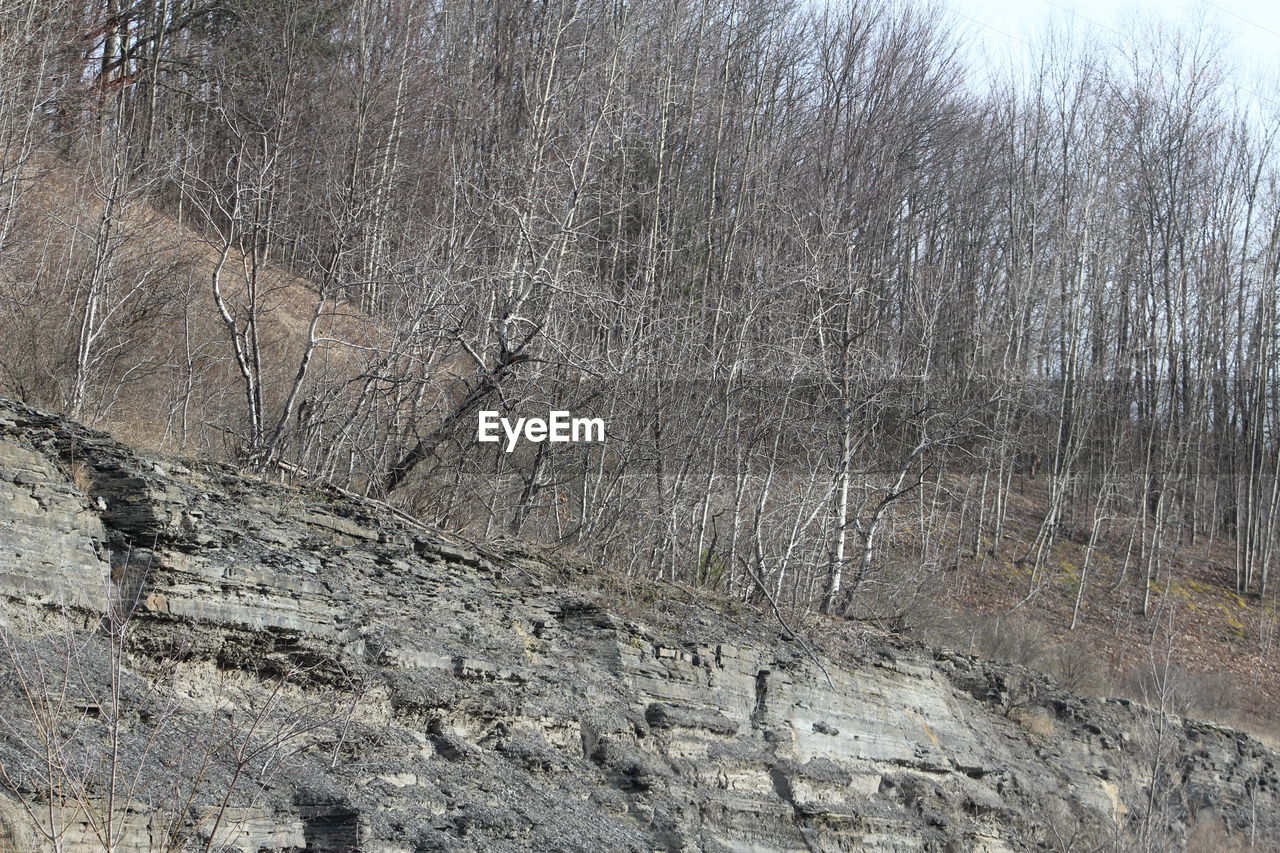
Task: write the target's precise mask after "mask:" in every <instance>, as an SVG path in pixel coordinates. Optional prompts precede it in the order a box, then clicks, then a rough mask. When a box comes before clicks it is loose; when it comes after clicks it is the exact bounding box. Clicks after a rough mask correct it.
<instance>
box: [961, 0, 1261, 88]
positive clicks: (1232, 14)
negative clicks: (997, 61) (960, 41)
mask: <svg viewBox="0 0 1280 853" xmlns="http://www.w3.org/2000/svg"><path fill="white" fill-rule="evenodd" d="M943 5H944V6H946V7H949V8H950V9H951V10H952V11H953V13H954V14H955V15H956V16H957V18H958V23H959V24H960V26H961V28H962V29H963V28H965V27H968V28H969V29H970V31H971V32H972V35H973V37H974V38H975V39H977V40H978V41H979V42H980V43H981V44H982V45H983V49H984V50H988V51H990V53H988V56H989V57H991V58H997V57H1001V56H1006V55H1012V56H1013V57H1014V58H1017V57H1018V56H1019V55H1025V54H1026V52H1027V49H1028V48H1027V46H1026V45H1025V44H1023V43H1022V41H1020V40H1023V39H1025V40H1026V41H1030V42H1034V41H1036V34H1037V33H1038V32H1040V31H1041V30H1043V28H1044V27H1045V25H1046V24H1047V23H1048V22H1049V21H1053V20H1056V21H1058V22H1067V21H1069V22H1070V23H1072V24H1073V25H1074V26H1075V27H1079V28H1081V29H1082V30H1085V31H1088V30H1092V31H1094V32H1095V33H1096V34H1097V35H1099V36H1101V37H1103V38H1104V39H1105V38H1107V37H1114V36H1113V33H1110V32H1108V29H1118V28H1120V27H1122V26H1123V23H1124V21H1126V20H1130V19H1132V17H1133V16H1134V13H1135V12H1137V13H1142V12H1147V13H1150V12H1154V13H1156V14H1158V15H1160V16H1162V17H1164V18H1167V19H1169V20H1170V21H1172V22H1174V23H1184V22H1187V23H1189V22H1191V21H1193V20H1197V17H1196V16H1197V14H1201V15H1203V16H1204V18H1205V19H1206V20H1207V21H1208V22H1209V24H1210V25H1212V26H1216V27H1217V28H1219V30H1220V31H1221V32H1222V34H1223V35H1224V36H1225V37H1226V38H1227V39H1228V44H1229V45H1230V51H1231V55H1232V58H1233V59H1234V60H1235V61H1236V62H1237V63H1238V65H1239V68H1240V70H1241V71H1242V72H1244V74H1245V75H1246V76H1248V77H1250V78H1252V79H1254V80H1256V79H1257V78H1258V76H1259V75H1264V76H1274V77H1276V78H1277V79H1280V0H1212V2H1209V0H1193V2H1188V0H1110V2H1108V0H943ZM1268 88H1270V87H1268Z"/></svg>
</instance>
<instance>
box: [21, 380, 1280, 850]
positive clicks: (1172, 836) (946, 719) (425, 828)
mask: <svg viewBox="0 0 1280 853" xmlns="http://www.w3.org/2000/svg"><path fill="white" fill-rule="evenodd" d="M554 577H556V574H555V572H554V571H551V570H547V571H540V570H539V567H538V564H537V561H536V560H534V559H532V558H530V557H529V556H528V555H526V554H517V553H515V552H514V551H512V550H504V549H502V548H496V547H494V548H486V547H475V546H470V545H463V544H458V543H456V542H453V541H451V540H448V539H447V537H445V536H443V534H433V533H429V532H426V531H424V530H421V529H416V528H412V527H410V526H409V525H407V524H406V523H405V522H403V521H401V520H400V519H397V518H395V517H392V516H391V515H389V514H386V513H380V512H379V511H377V509H376V507H372V506H370V505H365V504H362V503H359V502H355V501H348V500H345V499H338V498H335V497H334V496H333V495H332V494H330V493H327V492H319V491H305V490H296V489H286V488H283V487H278V486H274V485H271V484H269V483H266V482H263V481H260V480H256V479H252V478H247V477H242V476H239V475H238V474H236V473H235V472H234V471H232V470H231V469H229V468H226V467H223V466H216V465H208V464H204V463H198V462H195V461H191V460H186V461H182V460H171V459H165V460H155V459H148V458H146V457H145V456H142V455H139V454H137V453H134V452H133V451H131V450H129V449H128V448H126V447H123V446H121V445H119V444H117V443H115V442H113V441H112V440H111V439H110V438H109V437H107V436H105V435H103V434H101V433H96V432H93V431H91V430H87V429H85V428H83V427H80V426H78V425H76V424H73V423H70V422H67V421H65V420H63V419H60V418H58V417H56V416H53V415H49V414H46V413H43V412H38V411H35V410H32V409H29V408H26V407H23V406H20V405H18V404H14V403H8V402H0V583H2V584H3V587H2V589H3V592H4V596H5V604H4V605H3V607H2V608H0V619H2V620H3V621H2V624H3V625H4V627H5V631H6V636H7V637H9V638H10V651H9V652H8V653H7V655H5V656H0V661H3V663H0V666H3V667H5V668H6V669H7V672H6V673H5V674H4V678H3V681H4V682H5V684H6V685H7V686H6V687H5V689H4V691H3V692H0V701H2V702H3V703H5V704H3V705H2V706H0V713H3V715H4V718H5V719H6V720H7V721H8V722H7V724H6V725H5V726H0V760H3V761H4V766H5V767H6V768H10V769H11V770H12V775H11V777H10V778H11V781H13V782H15V784H9V785H6V786H3V787H0V849H3V847H4V844H5V843H8V844H9V845H10V846H11V847H12V846H14V845H22V846H23V849H47V848H48V845H47V844H46V845H44V846H43V847H42V846H41V845H42V842H41V840H40V831H39V827H37V826H36V825H35V824H33V823H31V821H30V819H29V816H28V815H27V813H26V811H25V810H24V808H23V804H24V803H25V804H26V805H27V806H40V805H41V803H42V798H47V797H48V792H49V790H50V786H49V785H48V784H46V782H47V780H46V782H42V779H41V776H40V772H41V771H40V764H39V762H38V761H37V760H35V759H36V758H38V756H35V755H33V754H32V750H31V748H30V746H31V743H30V741H29V740H28V741H25V742H24V741H23V740H21V739H20V735H21V734H22V733H23V732H29V730H28V729H25V728H24V725H26V723H25V722H24V721H25V720H26V719H27V717H29V716H30V712H31V705H30V702H29V701H28V700H27V699H26V698H24V696H25V695H26V694H24V692H23V691H22V690H21V689H18V688H19V687H20V686H21V685H22V684H23V683H25V682H23V678H22V673H24V672H25V673H27V674H30V673H31V672H34V671H36V670H35V669H33V668H32V667H31V664H32V662H33V661H43V662H44V663H45V664H47V666H46V671H47V672H57V671H58V663H57V661H58V658H57V655H58V654H59V652H58V651H57V650H58V649H60V648H61V649H65V648H66V644H65V643H63V644H62V645H61V646H60V645H58V642H59V638H60V637H62V638H65V637H68V636H75V637H81V638H88V639H86V640H85V641H84V643H83V644H82V645H83V651H77V652H76V653H75V654H76V655H77V658H76V660H77V662H78V664H79V665H80V666H81V669H82V670H83V672H82V673H81V674H79V675H77V677H76V680H75V685H76V689H75V691H72V692H71V693H68V694H66V695H65V696H63V698H62V699H61V700H60V702H61V704H59V705H57V707H56V710H57V713H58V715H60V717H59V719H60V721H61V722H60V725H61V726H63V727H64V728H63V729H59V730H58V731H60V732H62V731H64V730H65V735H62V734H60V735H59V737H62V736H65V737H67V738H69V739H70V740H71V741H74V742H75V743H76V744H77V748H78V749H79V750H80V751H79V752H78V753H77V754H83V755H85V756H88V757H89V758H90V759H92V760H93V761H97V760H99V759H100V758H101V757H102V756H103V755H105V754H106V753H105V752H103V750H102V743H104V741H103V740H102V738H103V737H104V736H105V734H106V733H107V731H108V730H109V727H108V726H107V725H106V721H110V720H119V721H120V722H121V726H120V727H118V728H119V732H120V734H119V737H118V742H119V744H120V745H121V747H120V748H121V750H122V753H121V754H123V755H126V756H127V758H128V762H129V766H130V768H131V769H133V770H136V771H140V772H138V773H135V774H133V776H140V777H141V778H143V779H145V780H146V784H143V785H140V786H138V787H137V789H136V790H134V791H133V797H132V799H128V801H127V802H117V804H116V809H117V812H118V815H117V816H118V818H119V819H118V820H116V821H115V824H114V825H115V826H116V827H118V828H119V831H120V832H121V833H122V836H121V837H122V838H123V839H124V843H122V845H121V846H120V849H152V847H155V846H158V844H159V839H160V838H161V836H162V835H163V834H164V832H165V831H166V830H167V829H168V828H169V826H170V825H171V823H166V821H170V822H172V821H173V820H176V821H177V822H178V824H179V825H180V826H181V827H182V829H183V831H184V832H187V833H190V834H192V837H198V836H199V835H200V833H204V836H203V837H206V838H207V837H209V835H210V834H213V835H214V836H216V837H215V844H214V847H215V848H216V847H219V846H220V847H222V848H223V849H233V850H242V851H253V852H254V853H256V851H260V850H265V851H286V850H297V849H299V848H305V849H307V850H315V851H338V850H357V849H359V850H361V851H366V853H367V852H368V851H388V853H389V851H427V850H448V851H469V850H474V851H504V850H510V851H565V850H582V851H604V850H609V851H614V850H618V851H630V850H635V851H653V850H664V851H673V850H683V851H704V852H705V853H710V851H756V853H765V851H812V850H871V851H906V850H913V851H946V850H975V851H1008V850H1040V849H1054V845H1055V844H1056V843H1058V841H1057V839H1060V838H1064V837H1074V838H1076V839H1077V840H1078V843H1079V844H1080V846H1081V847H1082V849H1093V845H1094V844H1101V843H1103V842H1106V843H1110V844H1113V845H1115V846H1114V847H1113V848H1109V849H1125V846H1126V845H1127V844H1129V843H1131V842H1132V841H1133V839H1134V838H1135V837H1136V833H1137V832H1138V831H1139V827H1141V826H1143V825H1146V826H1148V828H1149V829H1150V828H1151V827H1154V828H1155V829H1154V831H1156V832H1158V833H1161V834H1160V835H1159V837H1160V838H1161V839H1164V841H1161V842H1160V843H1159V844H1157V845H1156V846H1160V844H1163V845H1164V849H1177V847H1178V846H1179V845H1180V844H1181V843H1182V840H1183V839H1184V838H1185V836H1186V833H1187V831H1188V829H1189V827H1191V826H1192V825H1193V824H1194V823H1195V821H1196V820H1197V819H1198V818H1199V816H1200V815H1201V814H1203V813H1208V812H1212V813H1214V814H1216V815H1218V816H1219V817H1220V818H1221V819H1222V820H1223V821H1224V823H1225V824H1226V826H1227V827H1229V828H1230V830H1231V831H1232V832H1245V831H1246V830H1248V831H1252V832H1254V833H1256V836H1257V837H1260V838H1274V837H1277V834H1278V833H1280V778H1278V775H1277V768H1278V767H1280V757H1278V756H1277V755H1276V754H1275V753H1273V752H1271V751H1270V750H1268V749H1266V748H1265V747H1263V746H1262V745H1261V744H1259V743H1258V742H1256V741H1254V740H1252V739H1251V738H1249V737H1246V736H1245V735H1243V734H1240V733H1238V732H1234V731H1231V730H1229V729H1225V728H1222V727H1220V726H1215V725H1211V724H1208V723H1203V722H1197V721H1193V720H1184V719H1180V718H1175V717H1166V716H1161V715H1160V714H1158V713H1156V712H1155V711H1152V710H1150V709H1147V708H1144V707H1142V706H1139V705H1136V704H1133V703H1128V702H1119V701H1103V700H1092V699H1085V698H1081V697H1077V696H1072V695H1069V694H1067V693H1064V692H1062V691H1060V690H1058V689H1057V688H1056V687H1055V686H1054V685H1053V684H1051V683H1050V682H1049V681H1048V680H1047V679H1045V678H1043V677H1041V676H1037V675H1035V674H1033V673H1029V672H1025V671H1022V670H1018V669H1016V668H1014V667H1010V666H1005V665H999V664H994V663H989V662H986V661H982V660H979V659H976V658H972V657H969V656H967V655H963V654H959V653H957V652H954V651H945V650H944V651H933V650H930V649H928V648H925V647H922V646H917V645H913V644H910V643H906V642H894V643H890V642H889V641H885V642H884V643H883V644H882V645H881V646H880V647H876V648H872V649H871V650H870V652H868V653H867V654H866V656H865V659H863V660H832V659H826V658H824V659H823V660H822V668H821V669H820V668H819V667H818V666H816V665H815V663H814V661H813V660H812V659H810V657H809V656H808V655H807V654H806V653H804V652H803V651H802V650H801V649H799V648H798V647H797V645H796V644H795V643H787V642H782V641H780V640H777V639H770V637H769V636H768V634H767V632H765V631H759V632H756V633H755V634H752V633H750V632H748V631H744V630H743V629H741V628H737V627H733V626H732V624H731V623H730V622H729V621H728V620H724V621H720V620H718V618H717V617H716V615H715V614H713V613H707V614H704V615H703V616H702V617H701V618H700V619H699V622H698V625H697V636H685V635H682V634H681V632H680V631H677V630H664V629H659V628H657V627H653V626H646V625H642V624H638V623H636V622H634V621H631V620H628V619H624V618H622V617H620V616H618V615H616V614H613V613H610V612H609V611H608V610H607V609H606V608H603V607H601V606H599V605H598V604H596V603H593V602H591V601H589V600H586V599H585V598H584V597H583V596H582V594H581V593H577V592H575V591H573V590H569V589H564V590H562V589H559V588H557V587H556V586H555V584H554V583H552V582H550V579H551V578H554ZM130 614H131V615H130ZM126 616H128V621H127V623H122V622H121V621H120V620H122V619H124V618H125V617H126ZM116 624H127V625H128V631H129V633H128V638H129V639H128V646H127V653H128V655H127V657H126V658H121V657H120V656H119V655H118V654H117V653H116V651H115V647H114V646H113V645H112V644H111V643H110V642H108V637H109V636H110V632H109V630H108V629H109V628H110V627H111V626H112V625H116ZM24 638H25V639H24ZM113 661H115V662H119V661H123V662H124V663H123V664H120V665H119V666H115V665H114V664H113ZM113 667H114V669H115V671H117V672H119V673H120V675H119V683H120V684H121V685H123V693H122V697H123V698H122V701H121V703H120V705H119V709H118V710H113V708H114V707H115V706H113V705H112V704H111V703H110V702H105V703H104V701H103V697H104V696H110V691H109V690H108V689H107V687H106V685H109V684H110V683H111V680H110V679H109V678H108V676H109V675H110V674H111V673H112V672H113ZM823 670H825V672H824V671H823ZM828 675H829V677H830V682H828ZM1013 684H1016V685H1018V689H1019V691H1020V693H1019V695H1020V697H1025V703H1024V704H1023V705H1022V706H1021V707H1023V708H1026V709H1031V710H1034V711H1035V712H1036V713H1037V714H1038V715H1039V716H1038V719H1039V721H1040V722H1039V724H1038V726H1037V731H1036V732H1034V733H1033V732H1031V731H1029V730H1028V727H1026V726H1024V725H1022V724H1020V723H1019V722H1018V721H1017V720H1016V719H1011V718H1010V716H1012V715H1006V714H1005V710H1006V707H1005V704H1004V703H1003V700H1002V697H1003V696H1005V695H1006V694H1007V691H1008V689H1009V685H1013ZM45 686H48V685H45ZM255 715H257V716H255ZM257 718H261V719H262V720H264V721H269V722H270V726H268V725H267V724H266V723H265V722H264V723H262V724H259V725H257V727H256V728H255V727H254V726H255V724H254V723H253V722H252V721H253V720H254V719H257ZM270 733H274V735H273V736H274V737H276V738H277V739H279V738H282V737H283V735H282V734H281V733H286V734H288V738H287V739H285V740H284V741H283V742H284V743H287V744H289V746H290V748H289V749H285V747H284V746H282V745H281V743H280V742H277V740H272V737H269V736H268V734H270ZM245 744H248V745H249V746H245ZM273 744H274V745H273ZM250 746H251V747H253V749H256V750H260V751H256V752H255V751H252V750H250V753H251V754H252V755H253V756H254V759H253V760H252V761H243V760H240V759H239V758H238V756H241V755H243V754H245V753H244V750H245V749H249V747H250ZM237 750H240V751H239V752H238V751H237ZM1157 759H1158V760H1157ZM91 764H92V761H90V762H88V763H86V765H85V767H87V768H88V769H86V770H84V771H83V772H86V773H89V772H97V773H100V772H101V768H100V767H97V766H96V765H94V766H90V765H91ZM198 767H203V768H204V769H203V770H202V771H201V772H202V773H203V774H204V775H203V776H201V777H200V778H201V779H203V780H204V781H203V782H201V783H200V784H199V785H195V786H194V787H193V788H191V790H192V791H193V794H192V796H191V797H190V798H189V799H188V800H187V801H186V802H187V803H188V806H187V807H186V809H185V811H180V812H177V813H175V812H174V810H173V809H172V808H171V806H172V805H173V803H172V802H171V801H169V800H166V799H165V797H166V796H168V795H167V794H166V793H165V792H166V791H172V790H174V789H182V783H183V780H187V781H190V780H191V779H193V778H195V776H196V770H197V769H198ZM1152 768H1156V770H1155V772H1154V773H1153V770H1152ZM68 772H69V771H68ZM95 778H96V777H95ZM131 778H132V776H131ZM18 782H20V784H17V783H18ZM184 790H185V789H184ZM227 791H231V792H232V793H233V794H234V796H232V797H231V799H230V800H229V802H228V803H227V804H226V805H225V806H221V807H220V802H221V801H220V799H219V796H220V794H219V792H222V793H225V792H227ZM94 796H97V794H96V793H95V794H94ZM95 802H99V804H101V803H100V801H98V800H95ZM1153 803H1154V804H1155V805H1156V812H1155V813H1152V814H1148V811H1147V810H1148V809H1149V808H1150V807H1151V804H1153ZM36 811H37V812H38V813H42V814H54V815H55V817H56V818H57V819H58V820H61V821H64V822H65V823H66V825H67V826H68V827H69V829H68V831H67V833H66V835H65V837H64V839H63V841H64V843H63V845H62V849H65V850H68V851H71V853H81V851H84V853H87V851H89V850H93V849H100V846H98V847H95V846H94V843H93V839H92V832H91V831H90V829H91V827H90V826H89V823H88V822H87V821H86V819H85V818H84V816H83V815H82V814H80V815H78V814H77V812H76V811H75V809H74V808H71V807H70V806H69V805H68V804H66V803H62V804H57V805H56V807H55V808H54V809H52V810H51V809H48V808H44V809H42V810H41V809H37V810H36ZM175 814H176V817H175V816H174V815H175ZM215 814H220V815H221V820H220V821H214V820H212V819H211V818H210V816H211V815H215ZM215 823H217V828H216V829H214V828H213V826H214V824H215ZM4 839H9V840H8V841H7V842H6V841H4ZM1151 849H1155V848H1154V847H1152V848H1151Z"/></svg>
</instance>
